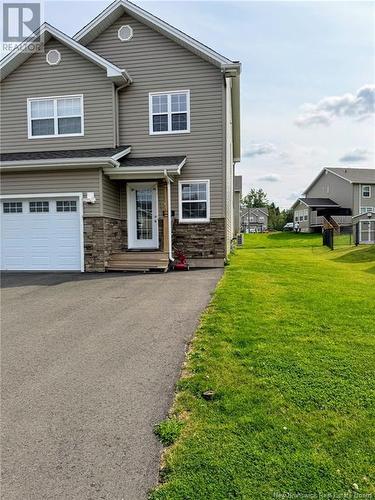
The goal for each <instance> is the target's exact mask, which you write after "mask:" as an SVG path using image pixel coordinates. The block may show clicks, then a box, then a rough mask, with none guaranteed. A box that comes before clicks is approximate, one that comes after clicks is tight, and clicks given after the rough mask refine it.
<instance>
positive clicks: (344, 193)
mask: <svg viewBox="0 0 375 500" xmlns="http://www.w3.org/2000/svg"><path fill="white" fill-rule="evenodd" d="M303 194H304V197H303V198H298V200H297V201H296V202H295V203H294V205H293V207H292V209H293V210H294V221H295V222H298V223H299V227H300V230H301V232H314V231H321V228H322V226H323V225H324V224H325V223H328V224H331V225H332V226H333V227H334V228H340V229H341V230H345V228H347V229H348V231H351V230H352V226H356V227H358V230H359V242H362V243H370V242H374V241H375V169H373V168H346V167H325V168H323V170H322V171H321V172H320V173H319V175H318V176H317V177H316V178H315V179H314V180H313V182H312V183H311V184H310V185H309V186H308V188H307V189H306V190H305V192H304V193H303Z"/></svg>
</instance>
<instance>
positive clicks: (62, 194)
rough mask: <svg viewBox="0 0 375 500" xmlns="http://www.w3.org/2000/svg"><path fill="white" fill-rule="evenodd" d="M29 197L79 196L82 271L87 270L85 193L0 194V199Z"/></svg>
mask: <svg viewBox="0 0 375 500" xmlns="http://www.w3.org/2000/svg"><path fill="white" fill-rule="evenodd" d="M28 198H78V206H79V210H80V222H79V238H80V242H79V243H80V262H81V273H83V272H84V271H85V251H84V237H83V193H82V192H81V193H37V194H35V193H34V194H8V195H5V194H4V195H0V200H7V199H19V200H21V199H28Z"/></svg>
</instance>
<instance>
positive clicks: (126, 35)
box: [118, 25, 133, 42]
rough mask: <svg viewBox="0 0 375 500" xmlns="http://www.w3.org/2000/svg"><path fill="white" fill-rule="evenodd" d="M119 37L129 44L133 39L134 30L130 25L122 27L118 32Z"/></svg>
mask: <svg viewBox="0 0 375 500" xmlns="http://www.w3.org/2000/svg"><path fill="white" fill-rule="evenodd" d="M118 37H119V40H121V41H122V42H128V41H129V40H131V39H132V38H133V28H132V27H131V26H129V25H126V26H121V28H119V30H118Z"/></svg>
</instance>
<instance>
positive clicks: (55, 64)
mask: <svg viewBox="0 0 375 500" xmlns="http://www.w3.org/2000/svg"><path fill="white" fill-rule="evenodd" d="M51 52H57V56H58V57H57V61H56V62H50V61H49V60H48V56H49V55H50V53H51ZM60 61H61V52H60V51H59V50H57V49H51V50H49V51H48V52H47V54H46V63H47V64H49V65H50V66H57V65H58V64H59V63H60Z"/></svg>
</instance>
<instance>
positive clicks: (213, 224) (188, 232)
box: [173, 219, 226, 260]
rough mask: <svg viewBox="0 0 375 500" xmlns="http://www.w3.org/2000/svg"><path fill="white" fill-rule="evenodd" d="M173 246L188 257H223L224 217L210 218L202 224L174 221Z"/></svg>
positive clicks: (224, 255)
mask: <svg viewBox="0 0 375 500" xmlns="http://www.w3.org/2000/svg"><path fill="white" fill-rule="evenodd" d="M173 246H174V247H176V248H178V249H180V250H181V251H182V252H183V253H184V254H185V255H186V256H187V257H188V258H189V259H223V260H224V258H225V257H226V252H225V219H211V220H210V222H208V223H204V224H181V223H179V222H178V221H176V220H175V221H174V224H173Z"/></svg>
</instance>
